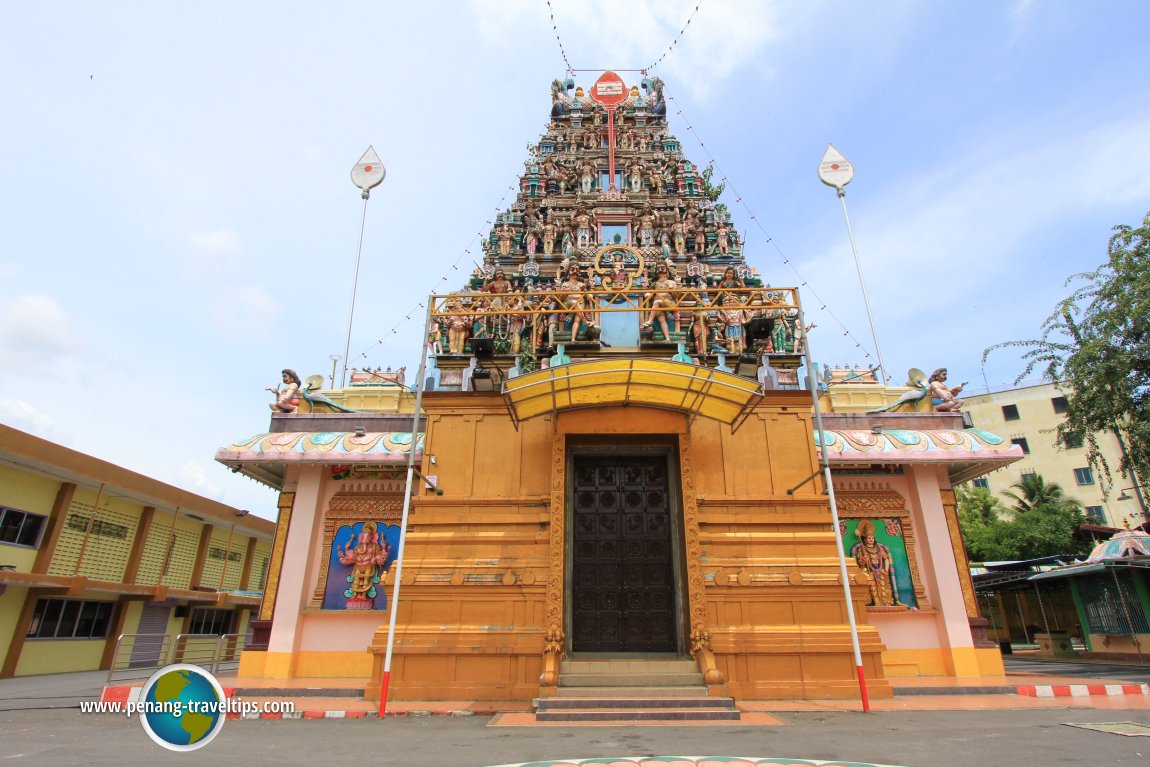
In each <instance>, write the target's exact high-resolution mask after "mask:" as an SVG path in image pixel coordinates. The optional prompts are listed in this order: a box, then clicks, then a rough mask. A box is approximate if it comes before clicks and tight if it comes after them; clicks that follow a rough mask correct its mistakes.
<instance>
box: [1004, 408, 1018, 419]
mask: <svg viewBox="0 0 1150 767" xmlns="http://www.w3.org/2000/svg"><path fill="white" fill-rule="evenodd" d="M1002 417H1003V419H1004V420H1007V421H1017V420H1018V405H1003V406H1002Z"/></svg>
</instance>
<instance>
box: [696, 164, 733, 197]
mask: <svg viewBox="0 0 1150 767" xmlns="http://www.w3.org/2000/svg"><path fill="white" fill-rule="evenodd" d="M714 173H715V163H713V162H709V163H707V167H706V168H703V172H702V173H701V174H699V178H700V180H701V181H702V185H703V196H704V197H706V198H707V199H708V200H710V201H711V202H714V201H715V200H717V199H719V195H721V194H722V193H723V190H724V189H726V188H727V182H726V180H723V181H720V182H719V184H718V185H717V186H716V185H714V184H712V183H711V176H713V175H714Z"/></svg>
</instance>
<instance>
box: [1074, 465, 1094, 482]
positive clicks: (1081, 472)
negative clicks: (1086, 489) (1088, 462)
mask: <svg viewBox="0 0 1150 767" xmlns="http://www.w3.org/2000/svg"><path fill="white" fill-rule="evenodd" d="M1074 481H1075V482H1077V483H1078V484H1080V485H1093V484H1094V472H1093V471H1091V470H1090V469H1088V468H1085V469H1075V470H1074Z"/></svg>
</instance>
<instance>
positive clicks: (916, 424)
mask: <svg viewBox="0 0 1150 767" xmlns="http://www.w3.org/2000/svg"><path fill="white" fill-rule="evenodd" d="M541 95H542V94H541ZM540 112H541V115H540V116H541V118H542V123H543V124H544V129H543V131H542V134H541V137H540V138H539V140H538V141H537V142H536V143H534V144H532V145H531V146H530V147H529V150H528V153H527V156H526V158H525V160H524V165H523V169H522V173H521V174H520V186H519V189H518V192H517V195H516V196H515V199H514V201H513V203H512V204H511V205H510V207H508V208H507V209H506V210H504V211H502V212H500V213H499V215H498V217H497V220H496V221H494V224H493V226H492V228H491V231H490V233H489V236H488V237H487V239H486V241H485V242H484V258H483V263H482V265H480V266H479V267H478V268H477V269H476V270H475V272H474V273H473V274H471V275H470V277H469V278H468V279H467V280H466V281H465V282H464V283H463V284H461V285H458V286H457V287H456V289H455V290H454V292H451V293H448V294H441V295H433V296H431V297H430V298H429V300H428V302H427V304H426V305H427V306H428V309H429V311H428V316H427V331H428V332H427V335H426V337H425V348H424V349H422V350H419V351H421V352H422V356H423V358H424V359H425V364H424V365H423V366H421V367H422V369H423V373H422V375H418V374H417V375H415V376H413V377H412V378H413V380H410V381H409V380H406V379H407V378H408V376H407V372H406V371H391V370H387V371H382V372H381V371H371V370H364V371H356V373H355V375H353V376H352V381H351V383H350V385H348V386H345V387H343V388H338V389H337V388H325V387H324V386H323V384H324V379H323V378H322V377H320V376H311V377H308V378H306V379H301V377H300V376H298V375H297V374H296V373H295V372H294V370H285V371H284V376H283V378H284V386H285V387H286V388H285V389H284V390H283V391H282V392H280V393H278V394H277V400H276V402H275V403H274V404H273V406H272V410H273V413H272V415H271V420H270V425H268V427H267V430H266V432H262V433H260V434H257V435H255V436H253V437H250V438H246V439H243V440H240V441H237V442H235V443H234V444H231V445H228V446H227V447H224V448H222V449H221V450H220V451H219V452H218V453H217V455H216V458H217V460H218V461H220V462H222V463H224V464H225V465H227V466H229V467H232V468H233V469H235V470H237V471H240V472H243V473H245V474H247V475H248V476H250V477H252V478H254V479H256V480H258V481H260V482H263V483H265V484H267V485H268V486H270V487H272V488H274V489H275V490H277V491H278V492H279V519H278V525H277V529H276V537H275V541H274V545H273V550H272V561H271V566H270V570H269V574H268V579H267V590H266V592H265V596H264V600H263V603H262V606H261V609H260V614H259V618H260V620H259V621H257V623H256V626H257V630H256V634H255V641H254V642H253V644H251V645H250V646H249V649H248V650H247V651H246V652H245V653H244V655H243V659H242V665H241V669H240V675H241V676H244V677H267V678H279V679H301V678H309V677H328V678H330V677H353V678H360V679H363V680H364V684H365V688H366V696H367V697H368V698H378V697H379V696H380V688H381V681H382V678H383V672H384V665H385V656H387V647H388V645H389V640H390V644H391V647H392V652H393V653H394V656H393V657H390V656H388V659H389V660H390V662H391V663H392V666H391V669H390V682H389V692H388V694H390V695H391V696H392V697H394V698H397V699H408V700H501V701H523V702H530V701H533V700H535V701H539V707H540V711H542V710H543V709H544V708H545V707H546V705H547V703H546V702H547V701H554V700H555V699H557V698H562V697H563V696H564V695H565V694H566V695H570V696H574V697H579V696H580V695H583V696H584V697H587V698H589V699H594V698H596V697H597V696H598V697H602V696H604V695H610V694H612V689H611V688H614V695H615V697H626V695H628V694H630V695H633V696H635V697H636V698H640V697H645V696H648V695H653V694H656V692H657V690H656V688H661V690H662V693H663V694H665V695H670V696H677V697H679V698H682V699H684V700H687V699H705V698H710V699H718V700H736V701H737V700H748V699H750V700H754V699H773V698H774V699H778V698H786V699H796V698H799V699H802V698H809V699H818V698H823V699H825V698H849V697H854V696H857V695H858V694H859V679H858V672H857V670H856V661H855V657H854V654H853V653H854V651H853V643H852V631H851V625H852V622H851V616H852V615H853V617H854V619H855V620H854V623H855V624H856V629H855V635H856V636H857V646H858V649H859V655H860V657H861V666H862V668H863V669H864V670H865V676H866V680H867V684H868V688H869V694H870V695H871V696H874V697H883V696H890V695H891V685H890V682H889V681H888V678H889V677H891V676H894V675H897V676H914V675H941V676H955V677H960V676H980V675H990V674H1000V673H1002V661H1001V657H1000V654H999V651H998V649H997V647H996V646H995V645H994V644H993V643H991V642H988V641H986V639H985V637H984V636H983V633H982V627H983V626H984V625H985V621H984V620H983V619H982V618H981V617H980V616H979V613H978V604H977V602H976V600H975V594H974V590H973V588H972V585H971V581H970V577H969V574H968V566H967V562H966V557H965V555H964V551H963V547H962V542H961V538H960V535H959V530H958V521H957V514H956V504H955V498H954V493H953V490H952V488H953V486H954V485H955V484H956V483H959V482H964V481H967V480H970V479H972V478H974V477H977V476H980V475H981V474H983V473H986V472H987V471H990V470H992V469H994V468H998V467H1001V466H1003V465H1006V464H1008V463H1010V462H1012V461H1015V460H1017V459H1018V458H1019V457H1020V456H1021V453H1020V451H1019V449H1018V448H1017V447H1013V446H1012V445H1011V444H1010V442H1009V441H1007V440H1003V439H1002V438H1000V437H998V436H996V435H994V434H990V433H987V432H984V431H980V430H977V429H972V428H966V427H964V424H963V419H962V414H961V413H959V412H955V411H951V412H945V411H936V410H935V409H934V408H933V407H932V404H931V398H930V397H929V396H927V394H928V383H927V380H926V377H925V376H922V377H916V376H914V375H912V376H911V380H910V381H909V382H908V385H906V386H888V385H886V384H885V383H883V382H880V381H879V380H877V379H876V377H875V375H874V373H873V371H871V370H868V369H865V368H864V369H861V370H860V369H857V368H855V369H842V368H838V369H830V368H823V369H817V368H815V367H814V366H813V365H812V363H811V362H810V356H809V349H808V338H807V336H806V334H805V332H804V322H803V314H802V305H801V295H800V293H799V291H798V290H797V289H796V288H794V287H788V286H785V285H784V286H779V285H774V284H772V280H771V278H770V275H768V274H765V273H763V272H762V271H761V269H763V268H764V267H760V268H756V267H754V266H752V265H751V264H750V263H749V262H748V255H749V254H748V252H747V251H748V250H749V246H748V245H747V243H746V241H745V239H744V237H742V236H741V235H740V232H739V231H738V230H737V228H736V226H735V222H734V221H733V219H732V215H731V211H730V210H729V209H728V208H727V206H726V205H725V204H724V203H723V202H722V192H723V188H722V185H721V184H716V183H713V181H712V175H711V170H710V169H709V168H700V167H699V166H698V165H696V164H694V163H693V162H692V161H691V159H690V158H688V157H687V155H686V154H685V152H684V149H683V146H682V144H681V143H680V141H679V139H678V138H677V137H676V136H675V134H674V133H673V132H672V131H671V127H672V126H671V125H670V124H669V122H668V119H667V104H666V101H665V99H664V95H663V84H662V82H661V81H660V80H659V79H658V78H642V79H640V80H639V81H638V82H634V83H627V82H625V81H624V80H623V79H622V78H621V77H619V76H618V75H615V74H613V73H606V74H604V75H603V76H602V77H601V78H600V79H599V80H597V81H595V82H593V83H583V84H576V83H575V82H574V81H573V80H571V79H562V80H555V81H554V82H553V83H552V84H551V93H550V100H549V103H547V102H545V101H543V100H542V99H541V101H540ZM751 260H754V259H753V258H752V259H751ZM286 351H287V350H285V352H286ZM912 372H917V371H912ZM289 374H290V375H289ZM417 400H418V408H417ZM816 404H817V405H818V406H819V412H820V413H821V422H822V428H821V429H820V428H818V426H817V423H816V414H815V405H816ZM820 456H825V461H826V463H827V464H829V467H830V472H829V475H830V476H831V477H832V485H833V486H832V487H827V483H826V476H827V473H826V472H824V471H823V470H822V467H821V465H820V460H821V459H820ZM409 460H412V461H413V462H414V463H413V467H414V475H415V477H416V481H415V482H414V483H413V484H412V486H411V489H410V492H411V496H410V499H411V500H410V503H409V504H408V508H409V515H408V518H407V526H406V529H405V530H401V519H402V514H403V510H404V507H405V493H407V492H408V484H407V474H406V467H407V465H408V461H409ZM832 490H833V497H834V499H835V503H836V511H837V517H838V524H837V526H836V524H835V523H834V520H835V515H833V514H832V509H831V498H832V495H831V492H830V491H832ZM401 533H402V535H403V537H404V544H403V546H402V547H401V545H400V544H401V540H400V539H401ZM836 539H838V540H837V541H836ZM840 542H841V546H842V552H843V554H844V555H845V559H846V562H847V565H848V569H847V570H845V572H847V573H848V576H847V581H848V582H847V584H846V585H847V586H849V589H850V599H849V601H848V598H847V596H846V589H844V584H843V578H842V575H841V574H842V572H844V570H843V569H841V565H840V549H839V545H838V544H839V543H840ZM400 548H402V549H403V560H402V568H401V567H400V566H399V565H400V562H399V560H398V556H399V550H400ZM400 571H401V574H400V586H401V591H400V594H401V596H400V598H399V600H398V602H397V603H396V604H392V594H393V589H394V585H395V584H394V579H395V577H396V574H397V572H400ZM392 611H394V612H395V614H394V616H393V615H392ZM393 618H394V623H393V624H391V621H392V619H393ZM390 625H394V627H395V628H394V636H391V633H392V632H391V629H390ZM627 691H630V692H627Z"/></svg>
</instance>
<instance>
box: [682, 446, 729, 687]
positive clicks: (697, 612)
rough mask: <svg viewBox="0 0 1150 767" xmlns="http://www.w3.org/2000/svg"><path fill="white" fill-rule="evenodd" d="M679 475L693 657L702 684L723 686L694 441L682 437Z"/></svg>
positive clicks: (723, 679)
mask: <svg viewBox="0 0 1150 767" xmlns="http://www.w3.org/2000/svg"><path fill="white" fill-rule="evenodd" d="M679 472H680V476H681V487H682V491H683V499H682V504H683V541H684V546H685V548H686V559H687V614H688V616H689V617H690V625H691V655H692V656H693V657H694V658H695V661H696V662H697V663H698V664H699V670H700V671H701V672H702V673H703V681H705V682H706V683H707V684H722V683H723V682H725V681H726V679H725V678H724V677H723V672H721V671H720V670H719V669H718V667H717V666H716V664H715V655H714V653H713V652H712V651H711V634H710V632H709V631H707V606H706V604H705V602H704V600H705V599H706V597H705V588H706V579H705V578H704V577H703V566H702V564H701V559H702V552H701V551H700V549H701V544H700V543H699V504H698V501H697V499H696V497H695V475H694V465H693V464H692V463H691V438H690V436H689V435H687V434H680V435H679Z"/></svg>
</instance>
